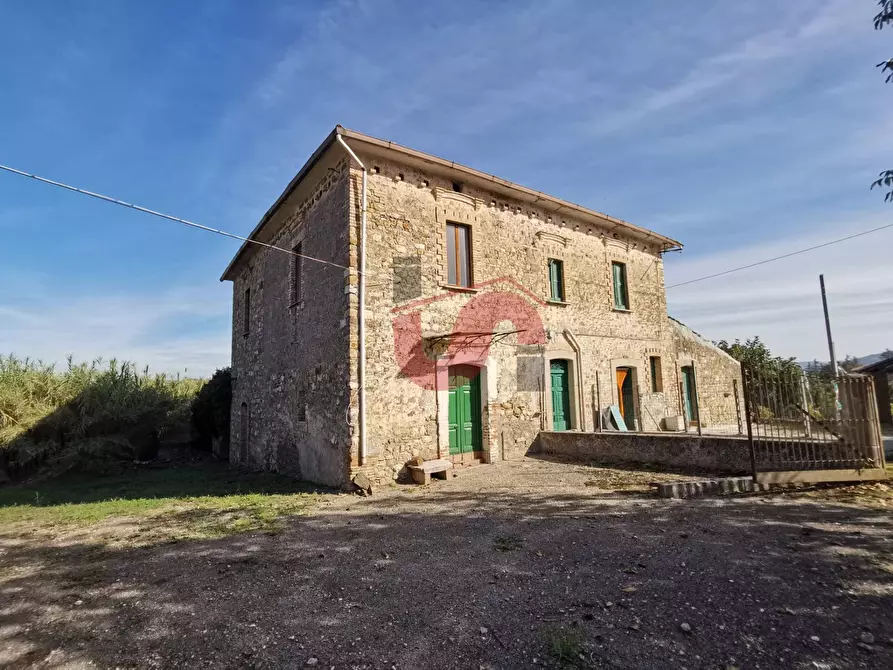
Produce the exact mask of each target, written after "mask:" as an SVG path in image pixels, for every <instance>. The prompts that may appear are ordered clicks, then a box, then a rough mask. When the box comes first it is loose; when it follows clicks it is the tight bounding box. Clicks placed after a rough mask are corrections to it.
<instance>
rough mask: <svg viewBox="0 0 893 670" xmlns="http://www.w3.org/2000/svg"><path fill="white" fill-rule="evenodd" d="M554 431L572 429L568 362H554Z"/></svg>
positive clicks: (552, 372) (552, 366)
mask: <svg viewBox="0 0 893 670" xmlns="http://www.w3.org/2000/svg"><path fill="white" fill-rule="evenodd" d="M550 371H551V376H552V387H551V388H552V430H567V429H568V428H570V427H571V385H570V378H569V376H568V370H567V361H560V360H559V361H552V363H551V367H550Z"/></svg>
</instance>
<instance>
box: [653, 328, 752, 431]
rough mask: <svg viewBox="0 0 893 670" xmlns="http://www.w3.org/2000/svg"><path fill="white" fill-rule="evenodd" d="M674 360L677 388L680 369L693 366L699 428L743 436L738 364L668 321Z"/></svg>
mask: <svg viewBox="0 0 893 670" xmlns="http://www.w3.org/2000/svg"><path fill="white" fill-rule="evenodd" d="M670 325H671V326H672V332H673V342H674V347H675V349H676V356H677V379H676V384H677V386H678V384H679V381H680V380H681V375H680V373H679V372H678V370H679V368H681V366H683V365H690V364H691V363H694V366H695V379H696V383H697V396H698V406H699V411H700V416H701V426H702V428H705V429H707V430H712V431H717V430H722V431H723V432H737V431H738V430H739V428H740V429H741V432H742V433H743V432H745V431H746V428H745V420H746V419H745V415H744V396H743V395H742V393H743V392H742V387H741V364H740V363H739V362H738V361H737V360H735V359H734V358H732V357H731V356H729V355H728V354H727V353H725V352H724V351H723V350H722V349H720V348H718V347H717V346H716V345H714V344H713V343H712V342H710V341H709V340H707V339H705V338H703V337H701V336H700V335H698V334H697V333H696V332H694V331H693V330H692V329H691V328H689V327H688V326H686V325H685V324H682V323H680V322H678V321H676V320H675V319H670Z"/></svg>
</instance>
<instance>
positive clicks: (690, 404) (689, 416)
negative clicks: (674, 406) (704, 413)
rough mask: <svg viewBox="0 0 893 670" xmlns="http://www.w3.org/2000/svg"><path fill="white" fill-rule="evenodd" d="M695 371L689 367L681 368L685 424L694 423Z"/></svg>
mask: <svg viewBox="0 0 893 670" xmlns="http://www.w3.org/2000/svg"><path fill="white" fill-rule="evenodd" d="M694 382H695V371H694V369H693V368H692V367H691V366H690V365H686V366H684V367H683V368H682V404H683V407H684V408H685V422H686V423H687V424H692V423H694V421H695V404H694V398H695V383H694Z"/></svg>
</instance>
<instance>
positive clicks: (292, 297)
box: [289, 244, 303, 306]
mask: <svg viewBox="0 0 893 670" xmlns="http://www.w3.org/2000/svg"><path fill="white" fill-rule="evenodd" d="M302 249H303V245H302V244H298V245H297V246H296V247H295V248H294V249H292V251H293V252H294V255H293V256H292V257H291V286H290V289H289V305H292V306H293V305H297V304H298V303H299V302H301V269H302V266H303V263H301V261H302V260H303V259H302V258H301V254H302V253H303V251H302Z"/></svg>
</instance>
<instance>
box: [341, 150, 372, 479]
mask: <svg viewBox="0 0 893 670" xmlns="http://www.w3.org/2000/svg"><path fill="white" fill-rule="evenodd" d="M337 139H338V142H339V143H340V144H341V146H343V147H344V148H345V150H346V151H347V153H348V154H350V157H351V158H352V159H353V160H355V161H356V162H357V163H358V164H359V166H360V169H361V170H362V171H363V187H362V188H363V193H362V199H361V201H360V240H359V247H360V270H359V279H358V282H357V292H358V294H359V295H358V296H357V299H358V309H357V340H358V341H359V351H358V352H357V359H358V361H357V362H358V364H359V365H358V370H357V383H358V387H359V388H358V389H357V401H358V405H359V413H360V417H359V418H360V453H359V459H358V460H359V464H360V465H365V464H366V318H365V317H366V166H365V165H363V161H361V160H360V159H359V157H357V155H356V154H355V153H354V152H353V149H351V148H350V147H349V146H347V142H345V141H344V138H343V137H341V135H340V134H338V135H337Z"/></svg>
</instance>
